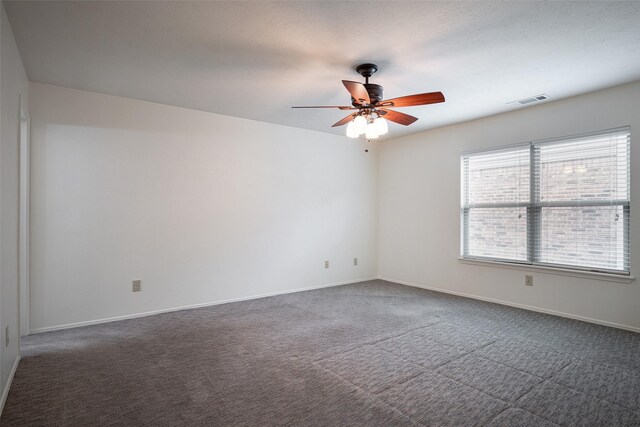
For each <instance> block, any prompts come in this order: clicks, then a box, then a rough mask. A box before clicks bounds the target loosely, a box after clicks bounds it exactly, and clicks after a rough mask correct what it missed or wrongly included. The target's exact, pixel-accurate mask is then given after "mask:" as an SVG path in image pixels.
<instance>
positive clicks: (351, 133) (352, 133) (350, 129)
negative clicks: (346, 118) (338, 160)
mask: <svg viewBox="0 0 640 427" xmlns="http://www.w3.org/2000/svg"><path fill="white" fill-rule="evenodd" d="M347 136H348V137H349V138H357V137H358V136H360V134H359V133H358V132H357V131H356V126H355V123H354V122H353V120H351V121H350V122H349V124H348V125H347Z"/></svg>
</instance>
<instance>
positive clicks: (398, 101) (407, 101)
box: [376, 92, 444, 107]
mask: <svg viewBox="0 0 640 427" xmlns="http://www.w3.org/2000/svg"><path fill="white" fill-rule="evenodd" d="M438 102H444V95H443V94H442V92H429V93H418V94H415V95H407V96H401V97H400V98H392V99H385V100H384V101H380V102H379V103H378V104H376V105H378V106H382V107H413V106H415V105H427V104H437V103H438Z"/></svg>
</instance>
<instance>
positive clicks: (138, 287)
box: [131, 280, 142, 292]
mask: <svg viewBox="0 0 640 427" xmlns="http://www.w3.org/2000/svg"><path fill="white" fill-rule="evenodd" d="M141 288H142V280H134V281H133V287H132V289H131V291H132V292H140V290H141Z"/></svg>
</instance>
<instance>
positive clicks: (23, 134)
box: [18, 97, 31, 336]
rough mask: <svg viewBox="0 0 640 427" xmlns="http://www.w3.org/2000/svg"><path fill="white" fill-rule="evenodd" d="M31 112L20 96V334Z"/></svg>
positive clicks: (25, 303)
mask: <svg viewBox="0 0 640 427" xmlns="http://www.w3.org/2000/svg"><path fill="white" fill-rule="evenodd" d="M29 130H30V129H29V113H28V111H27V110H26V108H25V105H24V101H23V100H22V97H20V154H19V159H20V160H19V162H20V177H19V180H20V207H19V210H20V212H19V215H18V222H19V237H18V248H19V253H18V260H19V261H18V263H19V264H18V286H19V289H18V299H19V310H20V315H19V326H20V336H25V335H29V185H30V184H29V167H30V163H31V162H30V158H31V142H30V135H29Z"/></svg>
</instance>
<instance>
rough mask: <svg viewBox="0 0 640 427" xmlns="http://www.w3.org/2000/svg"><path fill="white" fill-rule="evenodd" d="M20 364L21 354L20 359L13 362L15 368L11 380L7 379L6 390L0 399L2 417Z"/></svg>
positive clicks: (12, 370)
mask: <svg viewBox="0 0 640 427" xmlns="http://www.w3.org/2000/svg"><path fill="white" fill-rule="evenodd" d="M18 363H20V355H19V354H18V357H16V361H15V362H13V367H12V368H11V372H9V378H7V383H6V384H5V385H4V390H3V391H2V397H1V398H0V415H2V411H3V410H4V404H5V403H6V401H7V396H9V389H10V388H11V383H12V382H13V376H14V375H15V374H16V370H18Z"/></svg>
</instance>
